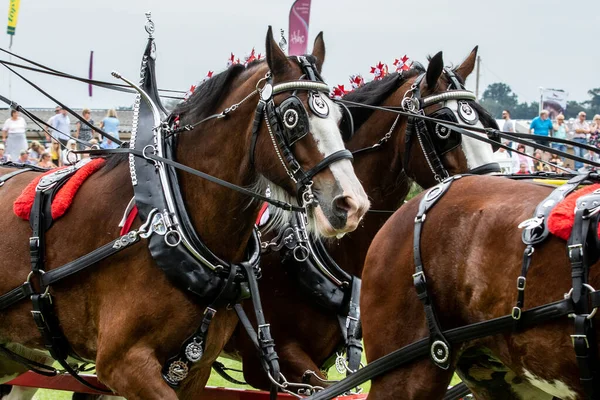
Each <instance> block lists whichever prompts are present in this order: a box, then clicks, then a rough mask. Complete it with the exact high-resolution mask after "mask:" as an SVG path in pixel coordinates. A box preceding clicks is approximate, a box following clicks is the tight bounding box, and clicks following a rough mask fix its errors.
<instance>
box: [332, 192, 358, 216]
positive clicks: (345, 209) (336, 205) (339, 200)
mask: <svg viewBox="0 0 600 400" xmlns="http://www.w3.org/2000/svg"><path fill="white" fill-rule="evenodd" d="M333 209H334V210H335V213H336V214H345V215H347V214H351V213H352V211H353V210H355V209H356V203H355V202H354V200H352V197H350V196H337V197H336V198H335V199H333Z"/></svg>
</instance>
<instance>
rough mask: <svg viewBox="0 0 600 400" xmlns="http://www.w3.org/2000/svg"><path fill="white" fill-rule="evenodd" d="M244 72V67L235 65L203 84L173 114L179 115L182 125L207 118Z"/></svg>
mask: <svg viewBox="0 0 600 400" xmlns="http://www.w3.org/2000/svg"><path fill="white" fill-rule="evenodd" d="M245 70H246V68H245V67H244V65H242V64H235V65H232V66H230V67H229V68H227V69H226V70H225V71H223V72H221V73H219V74H217V75H215V76H213V77H212V78H210V79H208V80H207V81H205V82H203V83H202V84H200V85H199V86H198V87H197V88H196V90H194V93H193V94H192V95H191V96H190V98H189V99H187V100H186V101H184V102H183V103H181V104H179V105H177V107H175V109H174V110H173V114H175V115H179V119H180V120H181V123H182V124H193V123H194V122H197V121H199V120H201V119H203V118H206V117H208V116H209V115H210V114H211V113H213V112H214V111H215V109H216V107H217V105H219V104H221V101H222V100H223V97H224V96H225V95H226V94H227V93H228V89H229V88H230V87H231V84H232V83H233V81H234V80H235V79H236V78H237V77H238V76H239V75H240V74H241V73H242V72H243V71H245Z"/></svg>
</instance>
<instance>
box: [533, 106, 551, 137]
mask: <svg viewBox="0 0 600 400" xmlns="http://www.w3.org/2000/svg"><path fill="white" fill-rule="evenodd" d="M529 131H530V132H531V133H533V134H534V135H536V136H550V134H551V132H552V121H550V119H548V110H542V111H541V112H540V115H539V117H535V118H534V119H533V121H531V125H530V126H529ZM535 142H536V143H537V144H542V145H547V144H548V142H547V141H545V140H535Z"/></svg>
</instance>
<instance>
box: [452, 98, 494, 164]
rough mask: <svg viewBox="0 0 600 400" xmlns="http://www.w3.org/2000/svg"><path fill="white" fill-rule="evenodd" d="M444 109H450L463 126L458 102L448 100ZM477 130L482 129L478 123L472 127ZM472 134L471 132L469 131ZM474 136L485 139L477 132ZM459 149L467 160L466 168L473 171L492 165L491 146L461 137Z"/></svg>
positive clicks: (483, 135) (470, 138) (492, 154)
mask: <svg viewBox="0 0 600 400" xmlns="http://www.w3.org/2000/svg"><path fill="white" fill-rule="evenodd" d="M446 107H448V108H450V109H451V110H452V112H453V113H454V116H455V117H456V120H457V121H458V123H459V124H465V122H464V121H463V120H462V119H461V118H460V116H459V115H458V101H456V100H450V101H448V102H446ZM473 126H475V127H477V128H484V126H483V125H482V124H481V122H480V121H477V124H475V125H473ZM471 132H472V131H471ZM473 133H474V134H476V135H481V137H484V138H486V139H487V135H486V134H483V133H479V132H473ZM461 147H462V150H463V153H464V154H465V158H466V159H467V167H468V168H469V169H474V168H477V167H480V166H482V165H485V164H489V163H493V162H495V161H494V152H493V150H492V146H491V145H490V144H488V143H486V142H484V141H482V140H477V139H474V138H472V137H469V136H466V135H462V142H461Z"/></svg>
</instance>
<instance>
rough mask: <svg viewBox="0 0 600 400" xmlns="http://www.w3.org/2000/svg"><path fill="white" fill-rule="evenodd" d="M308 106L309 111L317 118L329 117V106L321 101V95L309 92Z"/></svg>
mask: <svg viewBox="0 0 600 400" xmlns="http://www.w3.org/2000/svg"><path fill="white" fill-rule="evenodd" d="M308 106H309V107H310V109H311V111H312V112H313V113H314V114H315V115H316V116H317V117H319V118H327V116H328V115H329V106H328V105H327V103H326V102H325V100H323V98H322V97H321V95H320V94H319V93H316V92H310V95H309V99H308Z"/></svg>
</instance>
